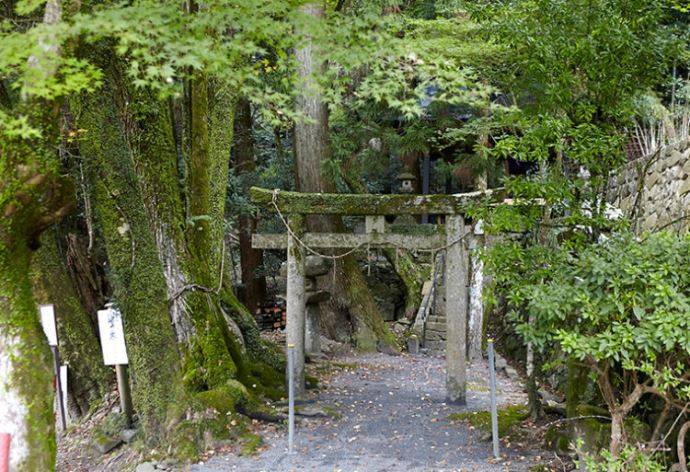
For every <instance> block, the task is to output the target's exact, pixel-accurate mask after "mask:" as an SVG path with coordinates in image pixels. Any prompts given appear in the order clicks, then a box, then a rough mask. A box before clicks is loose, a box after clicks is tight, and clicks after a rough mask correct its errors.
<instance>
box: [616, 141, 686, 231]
mask: <svg viewBox="0 0 690 472" xmlns="http://www.w3.org/2000/svg"><path fill="white" fill-rule="evenodd" d="M609 185H610V189H609V202H611V203H612V204H613V205H614V206H616V207H618V208H620V209H621V210H622V211H623V213H624V214H625V215H626V216H628V217H630V219H631V220H632V221H633V229H634V230H635V231H637V232H643V231H657V230H661V229H664V228H669V229H675V230H685V229H687V228H689V227H690V142H689V141H688V140H687V139H686V140H683V141H681V142H678V143H676V144H673V145H669V146H667V147H665V148H664V149H663V150H661V151H659V152H657V153H656V154H653V155H652V156H651V157H648V156H645V157H641V158H638V159H636V160H634V161H631V162H629V163H628V164H626V165H625V166H624V167H623V168H622V169H621V170H620V171H619V172H617V173H616V175H614V176H612V178H611V180H610V183H609Z"/></svg>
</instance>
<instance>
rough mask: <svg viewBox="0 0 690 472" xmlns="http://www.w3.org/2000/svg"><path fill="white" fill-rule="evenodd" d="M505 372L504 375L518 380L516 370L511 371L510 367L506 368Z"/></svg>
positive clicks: (518, 376) (518, 375)
mask: <svg viewBox="0 0 690 472" xmlns="http://www.w3.org/2000/svg"><path fill="white" fill-rule="evenodd" d="M505 372H506V375H507V376H508V377H510V378H511V379H513V380H518V379H519V378H520V374H518V373H517V370H515V369H513V368H512V367H511V366H508V367H506V368H505Z"/></svg>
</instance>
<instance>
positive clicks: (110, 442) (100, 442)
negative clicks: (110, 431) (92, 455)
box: [93, 436, 122, 454]
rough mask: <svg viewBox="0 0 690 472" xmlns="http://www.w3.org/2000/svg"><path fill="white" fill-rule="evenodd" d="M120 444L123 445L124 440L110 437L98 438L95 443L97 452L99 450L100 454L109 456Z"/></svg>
mask: <svg viewBox="0 0 690 472" xmlns="http://www.w3.org/2000/svg"><path fill="white" fill-rule="evenodd" d="M120 444H122V440H121V439H120V438H119V437H118V438H112V437H108V436H102V437H100V438H97V439H96V440H94V443H93V445H94V447H95V448H96V450H98V452H100V453H101V454H107V453H108V452H110V451H112V450H113V449H115V448H116V447H117V446H119V445H120Z"/></svg>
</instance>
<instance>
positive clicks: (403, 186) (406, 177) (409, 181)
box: [398, 172, 417, 193]
mask: <svg viewBox="0 0 690 472" xmlns="http://www.w3.org/2000/svg"><path fill="white" fill-rule="evenodd" d="M415 180H417V177H415V176H414V174H411V173H410V172H403V173H402V174H400V175H398V181H399V182H400V193H414V182H415Z"/></svg>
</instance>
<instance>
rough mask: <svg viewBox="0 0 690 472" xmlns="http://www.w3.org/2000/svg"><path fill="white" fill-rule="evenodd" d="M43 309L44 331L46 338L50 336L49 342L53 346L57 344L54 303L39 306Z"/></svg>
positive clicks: (42, 321) (42, 322) (42, 323)
mask: <svg viewBox="0 0 690 472" xmlns="http://www.w3.org/2000/svg"><path fill="white" fill-rule="evenodd" d="M38 308H39V310H40V311H41V326H43V332H44V333H46V338H48V344H49V345H51V346H57V344H58V341H57V328H56V326H55V309H54V308H53V305H41V306H40V307H38Z"/></svg>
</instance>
